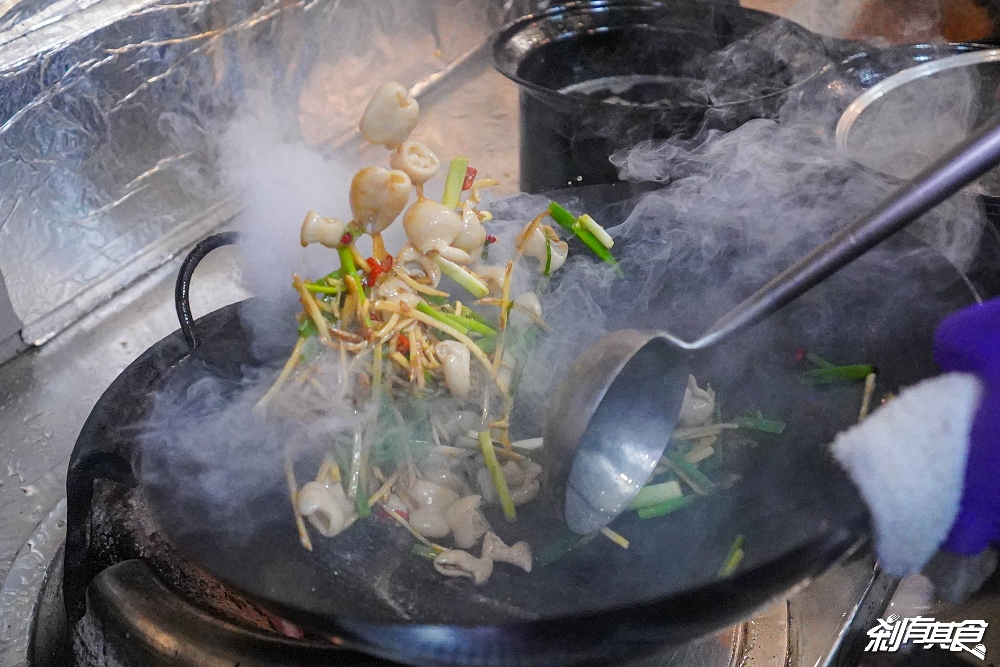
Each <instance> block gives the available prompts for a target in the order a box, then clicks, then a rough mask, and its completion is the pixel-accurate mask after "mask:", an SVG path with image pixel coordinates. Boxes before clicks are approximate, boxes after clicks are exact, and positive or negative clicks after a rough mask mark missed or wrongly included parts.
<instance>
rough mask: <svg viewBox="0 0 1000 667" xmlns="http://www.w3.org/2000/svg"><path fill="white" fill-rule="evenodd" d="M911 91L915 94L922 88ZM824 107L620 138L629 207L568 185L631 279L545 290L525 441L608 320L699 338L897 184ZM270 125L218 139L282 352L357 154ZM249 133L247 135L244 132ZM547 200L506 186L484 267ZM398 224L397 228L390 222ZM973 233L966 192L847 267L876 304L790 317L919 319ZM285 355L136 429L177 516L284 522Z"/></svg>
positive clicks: (567, 277) (236, 128)
mask: <svg viewBox="0 0 1000 667" xmlns="http://www.w3.org/2000/svg"><path fill="white" fill-rule="evenodd" d="M809 55H810V57H811V58H816V57H818V56H817V54H815V53H812V54H809ZM715 64H716V65H718V64H719V63H715ZM942 99H954V98H951V97H948V96H943V98H942ZM905 102H906V101H902V100H896V102H895V103H894V104H895V106H894V109H895V110H894V112H893V113H900V112H899V111H898V109H900V108H907V106H906V103H905ZM909 103H910V104H913V105H914V106H915V107H918V108H919V107H920V106H921V105H922V104H923V103H924V101H923V100H921V99H918V100H915V101H914V100H910V101H909ZM265 108H266V107H265ZM829 120H830V118H829V110H828V109H823V110H820V111H817V110H816V109H802V108H794V106H793V105H790V106H789V107H788V108H786V110H785V112H784V113H783V115H782V117H781V119H780V121H775V120H754V121H751V122H748V123H746V124H745V125H743V126H742V127H740V128H739V129H737V130H735V131H732V132H729V133H727V134H722V133H717V132H711V131H707V132H705V133H703V134H701V135H700V136H699V137H697V139H696V140H694V141H692V140H683V141H682V140H667V141H660V142H651V141H646V142H643V143H641V144H639V145H638V146H635V147H634V148H632V149H631V150H627V151H621V152H619V153H617V154H616V155H615V156H614V157H613V159H612V160H613V162H614V164H615V165H616V166H617V167H618V168H619V170H620V173H621V176H622V178H623V179H627V180H632V181H639V182H646V183H650V182H653V183H658V184H660V186H661V187H659V189H656V190H655V191H652V192H649V193H648V194H646V195H645V196H643V197H642V198H641V199H637V200H636V201H635V202H633V204H634V206H632V210H631V212H630V213H627V215H626V216H623V217H624V218H625V219H624V220H620V219H607V218H605V219H602V213H601V211H606V210H610V209H608V208H607V207H602V206H603V205H598V207H597V208H592V204H593V202H594V201H595V197H596V198H597V199H600V196H598V195H595V194H594V192H593V191H592V192H589V193H588V192H582V193H580V194H574V193H570V194H568V195H567V197H566V202H567V205H569V206H570V207H571V208H575V209H576V211H577V212H581V213H582V212H583V209H584V208H586V209H587V210H589V211H590V212H592V213H593V214H594V215H595V217H597V219H598V221H599V222H602V223H604V224H609V225H610V224H615V223H618V222H621V224H620V225H618V226H617V227H615V228H614V229H613V230H612V234H613V236H614V237H615V239H616V249H615V253H616V255H617V256H618V257H619V260H620V262H621V265H622V267H623V268H624V270H625V272H626V274H627V276H628V278H627V279H626V280H624V281H622V280H618V279H616V278H615V276H614V274H613V272H612V271H610V270H609V268H608V267H606V266H605V265H602V264H600V263H596V262H595V261H593V260H592V258H591V257H589V256H588V254H587V253H586V252H585V251H577V252H576V253H575V255H573V256H571V259H570V261H569V262H568V263H567V264H566V265H565V266H564V267H563V268H562V269H561V270H560V271H559V273H558V274H557V275H556V277H555V278H554V279H553V281H552V283H551V285H550V288H549V289H548V291H547V292H545V293H544V294H543V295H542V297H541V302H542V307H543V316H544V318H545V319H546V321H547V322H548V323H549V324H550V325H551V327H552V333H551V334H549V335H547V336H543V337H541V338H540V339H539V341H538V344H537V346H536V347H535V348H534V351H533V352H532V354H531V357H530V358H529V360H528V363H527V364H526V366H525V368H526V369H527V370H526V372H525V374H524V376H523V378H522V380H521V383H520V386H519V394H518V396H517V410H518V414H516V415H515V417H516V419H517V424H516V427H515V431H516V433H517V434H518V435H519V436H520V437H535V436H538V435H540V434H541V432H542V430H543V426H544V422H545V419H546V406H547V404H548V401H549V399H550V397H551V396H552V395H553V393H554V391H555V390H556V388H557V385H558V383H559V382H560V380H561V378H562V377H563V375H564V373H565V371H566V369H567V368H568V367H569V365H570V364H571V363H572V361H573V360H574V359H575V358H576V357H577V356H578V355H579V354H580V353H581V352H582V351H583V350H584V349H586V347H587V346H588V345H590V344H591V343H593V342H594V341H596V340H597V339H598V338H599V337H600V336H601V335H603V334H604V333H606V332H608V331H611V330H615V329H618V328H622V327H634V328H658V329H667V330H670V331H671V332H673V333H675V334H679V335H682V336H686V337H693V336H696V335H698V334H699V333H701V331H703V330H704V328H706V327H707V326H708V325H709V324H710V323H711V322H712V321H714V320H715V319H716V318H717V317H718V316H720V315H722V314H723V313H724V312H726V311H727V310H728V309H729V308H730V307H731V306H733V305H735V304H736V303H738V302H739V301H740V300H742V299H743V298H744V297H746V296H747V295H748V294H749V293H751V292H752V291H753V290H755V289H756V288H757V287H759V286H760V285H762V284H763V283H764V282H766V281H767V280H768V279H769V278H771V277H772V276H773V275H774V273H775V272H776V271H777V270H780V269H782V268H784V267H785V266H787V265H788V264H790V263H792V262H793V261H794V260H796V259H798V258H799V257H801V256H802V255H803V254H804V252H805V251H807V250H808V249H810V248H811V247H812V246H814V245H815V244H817V243H819V242H820V241H822V240H824V239H825V238H827V237H828V236H829V235H830V234H831V233H832V232H833V231H834V230H836V229H838V228H839V227H841V226H843V225H844V224H846V223H847V222H849V221H850V220H852V219H853V218H854V217H855V216H857V215H859V214H861V213H863V212H865V211H867V210H868V209H870V208H871V207H872V206H873V205H874V204H875V203H876V202H878V201H879V200H880V199H882V198H883V197H884V196H885V195H887V194H888V193H889V192H891V190H892V189H893V187H895V185H896V181H894V180H893V179H892V178H891V177H889V176H886V175H882V174H880V173H877V172H875V171H873V170H870V169H866V168H863V167H861V166H859V164H858V163H857V162H855V161H852V160H850V159H848V158H847V157H845V156H844V155H842V154H840V153H838V152H837V150H836V149H835V147H834V146H833V143H832V141H831V138H830V135H829V129H830V126H829ZM273 127H274V123H273V118H272V117H267V115H266V114H265V115H264V117H260V116H256V117H254V116H246V117H244V118H242V119H241V120H239V121H237V122H236V123H234V125H233V126H232V128H231V129H230V132H229V134H228V135H227V137H226V138H225V140H224V141H223V154H224V155H225V161H224V165H225V173H224V180H225V181H226V182H228V183H229V184H230V186H231V187H232V188H233V191H234V192H235V193H236V194H237V195H238V196H239V197H240V199H241V200H242V201H243V202H244V213H243V214H242V215H241V216H240V219H239V227H240V232H241V234H242V235H243V239H242V242H241V244H240V248H241V251H242V252H243V253H244V256H243V266H244V276H245V278H246V280H247V282H248V283H249V285H250V286H251V288H252V289H253V290H254V291H255V292H256V293H257V294H259V295H261V296H262V297H263V299H262V300H261V301H262V303H264V304H265V305H264V306H261V307H260V308H255V309H253V310H252V311H251V310H247V311H245V312H244V317H250V319H248V320H247V321H246V324H247V325H248V326H249V328H250V329H251V330H252V331H253V334H254V340H255V341H258V342H259V341H260V340H264V341H268V344H267V345H265V346H264V348H266V349H268V350H271V351H272V352H274V351H276V350H278V349H284V350H285V354H287V349H288V345H290V341H291V340H294V334H293V333H292V331H291V330H292V327H293V326H294V321H293V319H292V316H293V314H294V312H295V310H296V308H297V300H296V295H295V293H294V291H293V290H292V289H291V288H290V287H289V282H290V275H291V273H292V272H293V271H295V272H298V273H300V274H302V275H305V276H318V275H324V274H325V273H327V272H329V271H330V270H332V269H333V268H335V262H336V260H335V256H334V254H333V252H332V251H328V250H325V249H317V248H309V249H306V250H305V251H303V250H302V249H301V248H300V247H299V244H298V228H299V224H300V223H301V220H302V218H303V216H304V214H305V212H306V211H307V210H309V209H316V210H317V211H319V212H320V213H321V214H323V215H332V216H337V217H340V218H342V219H344V220H347V219H349V218H350V211H349V208H348V206H347V192H348V190H349V185H350V178H351V175H352V174H353V171H354V170H355V169H356V168H357V167H358V166H359V162H355V161H354V160H353V159H352V158H346V159H345V158H343V157H341V158H338V159H332V158H325V157H322V156H321V155H320V154H319V153H317V152H316V151H314V150H313V149H310V148H307V147H305V146H304V145H302V144H300V143H296V142H294V141H293V142H290V141H288V140H286V139H285V138H284V137H283V136H282V135H281V134H280V133H279V132H277V131H276V130H274V129H272V128H273ZM248 136H253V137H254V140H253V141H252V142H249V141H246V140H245V139H246V137H248ZM432 148H433V147H432ZM855 157H856V156H855ZM904 157H905V156H904ZM900 159H904V158H903V157H901V158H900ZM484 166H485V167H487V168H488V165H484ZM896 166H897V167H900V166H902V165H900V164H896ZM487 170H488V169H487ZM896 173H900V172H896ZM439 178H440V177H439ZM547 203H548V199H547V198H544V197H537V196H528V195H519V196H515V197H512V198H508V199H505V200H502V201H497V202H494V203H493V204H492V206H489V207H488V208H490V209H491V210H492V211H493V212H494V215H495V222H493V223H490V224H491V226H489V227H488V231H489V232H490V233H491V234H495V235H496V236H498V237H500V238H501V243H500V244H497V245H496V246H494V250H493V251H492V254H491V262H492V263H497V264H502V263H503V262H504V261H505V260H506V255H505V254H504V253H503V252H502V251H501V248H502V247H503V246H505V245H507V244H509V240H510V239H511V238H512V237H513V235H514V234H516V232H517V231H518V230H519V229H520V228H521V227H522V226H523V225H524V224H525V223H526V222H528V221H529V220H530V219H531V218H533V217H534V216H535V215H537V214H538V213H539V212H540V211H542V210H543V209H544V208H545V206H546V205H547ZM394 227H395V229H396V230H397V233H399V229H398V228H399V227H400V225H399V224H398V223H397V224H396V225H395V226H394ZM980 229H981V220H980V216H979V213H978V211H977V210H976V208H975V206H974V202H973V201H972V200H971V198H968V197H963V196H959V197H955V198H953V199H952V200H951V201H949V202H947V203H946V204H944V205H942V206H941V207H939V208H938V209H937V210H936V211H935V212H933V213H931V214H929V215H928V216H927V217H926V219H925V220H923V221H921V222H920V223H919V224H918V226H917V227H916V228H915V232H916V233H917V234H918V235H919V236H920V237H921V238H923V239H924V240H925V241H926V242H927V243H928V244H929V245H927V246H919V245H915V246H912V247H908V248H906V249H905V252H906V254H907V257H908V261H907V262H902V263H901V262H900V258H899V256H895V255H883V256H882V261H881V262H880V263H877V264H872V263H868V264H865V265H864V266H862V267H860V268H858V269H856V270H855V271H854V273H852V274H851V280H852V281H855V282H860V283H861V284H864V285H865V286H866V288H867V289H868V290H869V291H870V292H871V301H870V302H869V304H868V305H869V306H871V305H872V304H874V307H875V308H877V309H879V310H876V311H875V312H847V311H845V309H844V308H843V304H842V303H840V302H836V301H828V300H827V299H826V296H827V295H828V294H829V292H828V291H827V292H824V291H823V290H820V291H819V292H818V293H817V294H812V295H810V296H809V297H807V298H806V300H805V303H806V304H807V305H806V307H805V309H804V314H802V316H801V317H799V318H798V319H797V320H795V324H797V325H798V326H800V327H801V328H802V330H803V331H804V332H807V334H808V335H814V336H815V337H817V338H818V339H822V338H823V336H824V335H825V332H828V331H830V330H837V331H838V335H841V336H847V337H849V336H850V335H851V332H854V331H858V332H860V331H862V330H863V329H865V328H866V327H869V326H871V324H872V322H874V321H877V322H879V323H881V324H882V325H884V326H885V327H886V328H887V332H888V333H892V332H894V331H902V330H903V329H905V328H906V326H907V324H906V323H907V322H908V321H910V320H912V319H913V318H914V317H920V316H922V315H923V314H926V313H932V312H933V303H931V302H929V301H928V300H927V299H928V296H927V293H926V291H927V287H928V286H927V285H926V282H925V280H924V278H922V277H920V276H919V275H918V274H919V270H918V269H915V268H913V267H919V266H920V265H921V262H922V261H923V259H926V260H927V262H931V263H933V262H934V261H939V260H937V259H936V258H939V257H940V256H942V255H943V256H945V257H947V258H948V259H949V261H951V262H952V263H953V264H955V265H956V266H957V267H959V268H961V267H962V266H964V263H965V262H967V261H968V259H969V257H970V255H971V252H972V251H973V249H974V248H975V245H976V243H977V241H978V238H979V234H980ZM399 244H400V243H399V239H398V237H397V239H396V247H398V245H399ZM390 250H391V251H393V250H394V248H390ZM900 267H904V268H902V269H901V268H900ZM515 277H516V287H515V293H516V292H517V291H518V290H522V289H527V288H528V287H529V284H530V282H531V281H532V280H533V279H534V277H533V274H532V271H529V270H527V269H526V268H524V267H522V268H520V269H519V270H518V272H517V274H516V276H515ZM921 304H922V305H921ZM922 308H926V309H927V310H926V313H925V311H923V310H921V309H922ZM928 316H929V315H928ZM766 328H767V327H766V326H765V327H764V329H765V330H766ZM290 334H291V336H290ZM804 335H806V334H804ZM902 335H903V334H901V336H902ZM282 346H285V347H284V348H282ZM264 348H262V349H264ZM281 361H283V359H280V358H278V356H277V355H274V356H272V357H271V365H270V366H268V367H267V368H266V369H264V370H263V371H259V370H257V371H251V370H248V369H244V372H243V374H242V375H241V376H239V377H235V378H232V377H230V378H221V379H220V378H219V377H216V376H215V375H213V373H212V372H211V369H207V370H206V371H205V376H204V377H203V378H202V379H200V380H198V381H197V382H195V383H194V384H193V385H191V386H190V388H188V389H186V390H185V391H184V392H183V393H182V394H176V393H174V394H171V393H169V392H168V393H165V394H164V395H163V397H162V398H161V399H160V400H159V401H158V404H157V406H156V409H155V411H154V414H153V415H152V417H151V421H150V426H151V428H150V431H149V433H148V434H147V438H146V440H147V441H148V443H150V447H151V448H153V447H154V446H155V449H157V450H159V451H161V452H162V451H169V452H170V455H169V457H168V459H169V465H152V466H150V467H149V468H148V469H147V470H146V471H145V473H144V474H145V475H146V480H147V481H148V482H149V483H150V484H152V485H153V486H157V485H159V486H161V487H164V488H170V489H171V490H172V491H171V492H172V493H173V494H175V496H176V499H177V500H176V506H177V508H178V509H177V511H178V512H180V515H181V516H182V517H183V516H184V512H186V511H187V512H191V514H190V516H187V517H186V518H187V519H191V520H192V521H191V522H192V523H194V520H195V519H197V518H200V520H201V521H203V522H204V521H211V522H212V523H213V524H215V525H216V526H219V525H226V526H228V527H229V528H228V529H230V530H233V531H237V532H238V531H239V530H242V529H243V528H240V527H241V526H243V527H245V530H247V531H250V530H252V526H255V525H259V522H260V520H261V516H273V517H278V518H276V519H275V520H276V521H279V522H284V523H283V524H282V525H287V527H288V528H287V529H288V530H292V529H293V528H292V523H291V515H290V512H289V511H288V508H287V504H286V505H279V506H277V507H270V506H268V507H263V506H262V505H261V504H260V503H255V502H254V499H255V498H257V497H258V495H259V490H260V489H264V488H272V487H274V486H275V485H277V486H278V487H279V488H280V487H281V485H283V474H282V472H281V469H280V465H281V458H282V452H283V450H284V447H285V445H286V444H288V443H289V442H292V443H293V445H294V447H295V451H294V452H293V455H294V456H296V457H300V463H301V462H303V461H304V463H301V467H300V468H299V470H301V471H302V475H303V477H304V476H305V475H307V474H309V473H308V472H306V471H307V470H312V471H314V470H315V463H316V462H317V461H318V458H319V456H320V455H321V452H322V451H323V448H324V447H325V446H326V443H325V442H324V440H323V438H322V437H317V435H316V433H311V434H310V433H304V434H303V432H302V431H301V430H299V429H298V428H297V427H294V426H290V425H288V424H281V423H275V424H267V423H264V422H262V421H260V420H259V419H258V418H257V417H255V416H254V415H253V413H252V411H251V409H250V407H251V405H252V404H253V402H255V401H256V399H257V397H259V396H260V394H262V393H263V391H264V390H265V389H266V387H267V386H269V384H270V383H271V382H272V381H273V378H274V374H275V372H276V370H277V365H278V364H279V363H280V362H281ZM835 361H838V362H844V363H847V362H855V361H863V360H858V359H837V360H835ZM733 363H734V365H735V366H739V365H740V364H741V363H743V362H742V361H741V360H733ZM747 363H749V362H747ZM336 419H337V420H339V421H337V424H336V426H337V427H338V428H340V427H344V428H346V427H347V426H349V425H350V424H351V422H352V419H353V418H352V417H351V416H350V415H349V414H347V413H346V412H343V413H338V414H336ZM329 425H330V424H327V426H329ZM295 438H298V439H297V440H296V439H295ZM206 496H207V497H209V498H211V512H212V513H213V514H212V516H211V517H210V518H209V517H206V516H205V515H204V514H201V513H202V512H203V511H204V510H203V509H198V510H197V511H195V510H193V509H190V508H189V509H187V510H186V509H185V507H186V506H187V503H188V502H190V503H193V504H192V505H191V507H194V505H196V504H197V503H198V502H200V501H199V500H198V499H199V498H204V497H206ZM284 502H286V503H287V497H286V500H285V501H284ZM179 523H183V521H180V522H179Z"/></svg>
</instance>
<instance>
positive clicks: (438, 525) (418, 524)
mask: <svg viewBox="0 0 1000 667" xmlns="http://www.w3.org/2000/svg"><path fill="white" fill-rule="evenodd" d="M409 493H410V497H411V498H413V500H414V502H416V503H417V508H416V509H414V510H413V511H411V512H410V525H411V526H412V527H413V529H414V530H415V531H417V532H418V533H420V534H421V535H423V536H424V537H432V538H438V537H445V536H446V535H448V533H449V532H450V531H451V529H450V528H449V527H448V522H447V521H446V520H445V516H444V513H445V510H447V509H448V508H449V507H450V506H451V505H452V504H453V503H454V502H456V501H457V500H458V494H457V493H455V492H454V491H452V490H451V489H449V488H447V487H444V486H441V485H439V484H434V483H433V482H428V481H426V480H422V479H421V480H417V482H416V483H415V484H414V485H413V486H411V487H410V489H409Z"/></svg>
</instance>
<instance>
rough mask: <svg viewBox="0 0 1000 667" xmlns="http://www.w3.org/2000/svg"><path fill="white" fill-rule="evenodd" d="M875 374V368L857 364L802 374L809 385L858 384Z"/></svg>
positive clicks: (819, 369) (817, 369)
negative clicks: (859, 381)
mask: <svg viewBox="0 0 1000 667" xmlns="http://www.w3.org/2000/svg"><path fill="white" fill-rule="evenodd" d="M874 372H875V367H874V366H870V365H868V364H856V365H853V366H832V367H830V368H816V369H814V370H811V371H805V372H804V373H802V380H803V381H804V382H806V383H807V384H813V385H822V384H834V383H836V382H856V381H858V380H864V379H865V378H866V377H868V376H869V375H870V374H872V373H874Z"/></svg>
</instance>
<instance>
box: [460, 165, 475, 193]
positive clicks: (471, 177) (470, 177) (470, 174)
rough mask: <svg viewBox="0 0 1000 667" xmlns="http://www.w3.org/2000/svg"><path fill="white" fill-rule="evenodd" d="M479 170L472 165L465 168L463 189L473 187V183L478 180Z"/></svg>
mask: <svg viewBox="0 0 1000 667" xmlns="http://www.w3.org/2000/svg"><path fill="white" fill-rule="evenodd" d="M477 173H478V172H477V171H476V170H475V169H473V168H472V167H466V168H465V181H463V182H462V190H463V191H464V190H468V189H469V188H471V187H472V184H473V183H474V182H475V180H476V174H477Z"/></svg>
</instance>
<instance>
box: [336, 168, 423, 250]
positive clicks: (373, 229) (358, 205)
mask: <svg viewBox="0 0 1000 667" xmlns="http://www.w3.org/2000/svg"><path fill="white" fill-rule="evenodd" d="M350 200H351V213H352V214H353V215H354V221H355V222H356V223H358V224H360V225H364V228H365V231H367V232H368V233H369V234H378V233H380V232H382V231H384V230H385V228H386V227H388V226H389V225H391V224H392V222H393V220H395V219H396V218H397V217H399V214H400V213H402V212H403V209H404V208H406V202H408V201H409V200H410V177H409V176H407V175H406V173H404V172H402V171H399V170H396V169H393V170H389V169H386V168H384V167H365V168H364V169H362V170H361V171H359V172H358V173H357V174H355V175H354V179H353V180H352V181H351V196H350Z"/></svg>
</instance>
